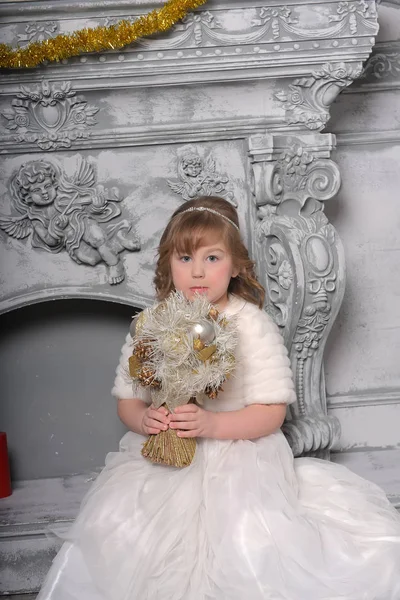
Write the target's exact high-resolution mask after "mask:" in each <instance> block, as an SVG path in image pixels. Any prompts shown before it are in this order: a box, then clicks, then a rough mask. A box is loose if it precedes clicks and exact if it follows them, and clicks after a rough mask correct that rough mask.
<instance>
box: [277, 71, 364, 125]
mask: <svg viewBox="0 0 400 600" xmlns="http://www.w3.org/2000/svg"><path fill="white" fill-rule="evenodd" d="M361 72H362V69H361V66H360V67H356V68H355V67H353V66H351V65H346V64H345V63H338V64H331V63H326V64H324V65H323V66H322V68H321V69H320V70H319V71H313V73H312V74H311V76H310V77H301V78H299V79H295V80H294V81H293V83H292V84H289V86H288V90H287V91H286V90H281V91H279V92H278V93H277V94H275V97H276V98H277V99H278V100H279V101H280V102H282V103H283V108H284V109H285V111H286V113H285V119H286V122H287V123H288V124H289V125H290V124H297V123H302V124H303V125H304V126H305V127H307V128H308V129H312V130H313V129H317V130H321V129H322V128H323V127H325V125H326V123H327V122H328V120H329V106H330V105H331V104H332V102H333V101H334V100H335V98H336V96H337V95H338V94H339V92H340V90H341V89H342V88H344V87H346V86H348V85H350V84H351V83H352V82H353V81H354V79H357V77H359V76H360V75H361Z"/></svg>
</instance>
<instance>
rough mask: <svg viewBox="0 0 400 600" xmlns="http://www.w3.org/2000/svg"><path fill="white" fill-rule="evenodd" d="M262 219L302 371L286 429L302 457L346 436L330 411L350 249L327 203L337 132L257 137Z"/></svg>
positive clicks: (264, 266)
mask: <svg viewBox="0 0 400 600" xmlns="http://www.w3.org/2000/svg"><path fill="white" fill-rule="evenodd" d="M249 142H250V149H249V154H250V157H251V161H252V168H253V173H254V195H255V202H256V207H257V217H258V221H257V224H256V228H255V235H254V254H255V256H256V260H257V264H258V265H259V272H260V277H261V278H262V281H263V283H264V285H265V287H266V289H267V307H266V309H267V311H268V312H269V313H270V314H271V316H272V317H273V318H274V319H275V321H276V323H277V324H278V326H279V327H280V328H281V330H282V333H283V335H284V338H285V342H286V345H287V347H288V348H289V351H290V358H291V362H292V368H293V371H294V373H295V382H296V392H297V403H296V404H295V405H294V406H293V407H290V409H289V410H290V413H289V417H288V419H287V421H286V423H285V426H284V432H285V434H286V435H287V437H288V440H289V442H290V444H291V446H292V449H293V452H294V454H295V455H296V456H298V455H300V454H304V453H310V452H311V453H313V452H319V454H321V453H322V454H323V453H324V451H327V450H329V449H330V448H332V447H333V446H334V445H335V443H336V442H337V441H338V439H339V435H340V427H339V422H338V421H337V419H336V418H335V417H332V416H328V415H327V414H326V397H325V385H324V375H323V363H322V357H323V351H324V346H325V342H326V339H327V336H328V333H329V331H330V329H331V327H332V324H333V322H334V320H335V318H336V316H337V313H338V310H339V307H340V304H341V302H342V298H343V293H344V284H345V281H344V277H345V275H344V255H343V249H342V245H341V243H340V239H339V237H338V235H337V232H336V231H335V229H334V227H333V226H332V225H331V224H330V223H329V222H328V219H327V218H326V216H325V214H324V212H323V210H324V202H326V201H328V200H330V199H332V198H333V197H334V196H335V194H336V193H337V191H338V190H339V187H340V173H339V169H338V167H337V165H336V164H335V163H334V162H333V161H332V160H330V159H329V156H330V152H331V149H332V146H333V144H334V136H332V135H331V134H312V133H309V134H300V135H282V134H266V135H254V136H252V137H250V140H249Z"/></svg>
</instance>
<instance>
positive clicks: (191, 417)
mask: <svg viewBox="0 0 400 600" xmlns="http://www.w3.org/2000/svg"><path fill="white" fill-rule="evenodd" d="M197 419H198V415H196V414H194V413H184V414H179V415H177V414H172V415H171V420H170V424H172V423H180V422H181V421H196V420H197Z"/></svg>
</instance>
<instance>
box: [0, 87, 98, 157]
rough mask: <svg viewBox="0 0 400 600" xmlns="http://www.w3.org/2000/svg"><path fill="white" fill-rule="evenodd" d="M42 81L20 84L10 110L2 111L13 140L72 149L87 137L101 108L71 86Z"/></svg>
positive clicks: (40, 146)
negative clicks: (30, 84)
mask: <svg viewBox="0 0 400 600" xmlns="http://www.w3.org/2000/svg"><path fill="white" fill-rule="evenodd" d="M71 85H72V84H71V82H70V81H65V82H64V83H62V84H61V85H58V84H52V83H50V82H49V81H45V80H43V81H42V83H41V85H37V86H35V85H32V86H31V87H25V86H21V88H20V91H19V93H18V94H17V98H15V99H14V100H12V102H11V109H9V110H6V111H4V112H3V113H1V116H2V117H3V119H4V120H5V121H6V129H8V130H10V131H14V132H15V133H16V134H17V135H15V136H13V137H14V141H15V142H17V143H18V144H19V143H30V144H32V143H33V144H37V146H38V147H39V148H40V149H41V150H58V149H60V148H70V147H71V143H72V141H74V140H77V139H87V138H88V137H89V135H90V132H89V129H88V128H89V127H90V126H93V125H95V124H96V120H95V119H94V115H95V114H96V113H97V112H98V111H99V109H98V108H97V107H96V106H92V105H90V104H88V102H87V101H86V100H85V98H84V97H83V96H80V95H79V96H77V95H76V92H75V91H74V90H72V89H71Z"/></svg>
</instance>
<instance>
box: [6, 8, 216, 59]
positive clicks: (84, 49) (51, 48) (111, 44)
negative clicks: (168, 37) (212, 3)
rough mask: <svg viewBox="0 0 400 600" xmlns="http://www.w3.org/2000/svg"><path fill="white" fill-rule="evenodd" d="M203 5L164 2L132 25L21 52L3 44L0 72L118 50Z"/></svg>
mask: <svg viewBox="0 0 400 600" xmlns="http://www.w3.org/2000/svg"><path fill="white" fill-rule="evenodd" d="M206 2H207V0H168V2H166V3H165V5H164V6H163V7H162V8H160V9H156V10H153V11H151V12H150V13H148V14H147V15H144V16H142V17H139V18H138V19H136V21H134V22H133V23H131V22H130V21H126V20H121V21H119V22H118V23H117V24H115V25H110V26H109V27H101V26H100V27H96V28H91V29H81V30H79V31H75V32H73V33H69V34H60V35H57V36H56V37H54V38H51V39H48V40H44V41H42V42H31V43H30V44H28V46H26V47H25V48H15V49H14V48H12V47H11V46H8V45H7V44H0V68H3V69H4V68H6V69H16V68H24V67H25V68H32V67H37V66H38V65H40V64H41V63H43V62H44V61H60V60H63V59H66V58H70V57H71V56H80V55H81V54H86V53H88V52H104V51H105V50H110V49H111V50H117V49H121V48H124V47H125V46H128V45H129V44H132V42H134V41H135V40H137V39H138V38H141V37H146V36H149V35H153V34H155V33H160V32H162V31H167V30H168V29H170V28H171V27H172V26H173V25H175V23H177V22H178V21H180V20H181V19H182V18H183V17H184V16H185V15H186V14H187V13H188V12H189V11H190V10H194V9H195V8H197V7H198V6H201V5H202V4H205V3H206Z"/></svg>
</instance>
